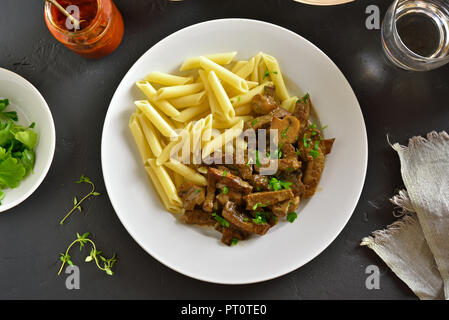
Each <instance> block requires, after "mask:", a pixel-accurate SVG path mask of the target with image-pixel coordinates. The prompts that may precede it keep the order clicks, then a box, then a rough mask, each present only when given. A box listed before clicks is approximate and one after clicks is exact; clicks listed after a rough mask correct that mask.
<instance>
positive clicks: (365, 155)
mask: <svg viewBox="0 0 449 320" xmlns="http://www.w3.org/2000/svg"><path fill="white" fill-rule="evenodd" d="M233 21H234V22H239V21H242V22H246V23H256V24H263V25H266V26H270V27H271V28H275V29H278V30H281V31H283V32H287V33H289V34H291V35H292V36H294V37H296V38H300V39H301V40H302V41H305V42H307V43H308V44H309V45H310V46H312V47H314V48H315V49H316V50H318V52H319V53H320V54H321V55H322V56H323V57H324V58H325V59H327V60H328V62H330V65H331V66H332V67H333V68H335V69H336V70H337V71H338V72H339V73H340V74H341V76H342V77H343V79H344V81H345V82H346V85H347V86H348V87H349V88H350V90H351V92H352V94H353V95H354V98H355V101H356V102H357V106H358V108H359V116H360V120H361V122H362V123H363V138H364V139H363V141H364V150H363V151H364V152H363V159H362V161H361V163H362V162H363V167H364V170H363V178H362V179H361V183H360V184H361V187H360V190H359V192H358V194H357V197H356V198H357V201H355V202H354V203H353V204H352V205H351V207H352V209H351V214H349V215H348V217H347V218H346V221H345V222H344V223H343V224H342V226H341V227H340V228H339V230H338V232H336V234H335V236H334V237H333V238H332V240H331V241H330V242H329V243H328V244H325V245H323V246H322V247H320V249H319V250H317V253H316V254H314V255H313V256H312V257H310V258H308V259H307V261H306V262H304V263H302V264H299V265H294V266H293V267H289V268H286V269H285V270H282V271H278V272H273V273H272V274H270V275H268V276H264V277H260V278H258V279H257V280H249V281H245V282H242V281H225V280H221V281H220V280H213V279H211V278H210V277H207V276H206V277H200V276H197V275H195V274H191V273H189V272H185V271H183V270H182V269H181V268H179V267H178V266H172V265H169V264H168V263H166V262H165V261H164V259H163V258H161V257H160V256H158V255H156V254H154V253H151V252H149V250H147V249H146V248H145V246H144V245H143V244H142V243H141V242H140V240H138V239H136V238H135V237H134V236H133V234H132V233H131V232H130V228H129V226H128V225H127V223H126V222H125V219H122V217H121V216H120V214H119V213H118V211H117V210H116V205H115V204H114V200H112V198H111V197H110V196H109V190H110V188H111V187H110V186H109V184H108V182H107V178H106V175H105V170H104V157H105V155H104V154H105V147H104V136H105V131H106V127H107V125H108V122H109V121H110V120H109V119H110V118H111V117H110V116H108V115H109V114H110V113H109V111H110V107H111V104H112V102H113V101H114V99H115V97H116V95H117V94H118V91H119V90H118V89H119V88H120V87H121V86H122V84H123V83H124V80H125V79H126V78H127V77H128V75H129V74H130V73H131V71H133V70H134V68H136V66H137V65H138V64H139V63H140V61H141V60H143V59H144V57H145V56H146V55H147V54H148V53H149V52H150V51H151V50H152V49H153V48H155V47H156V46H159V45H160V44H162V43H164V42H165V41H169V39H171V38H172V37H174V36H175V35H177V34H178V33H180V32H186V31H188V30H189V29H193V28H196V27H198V26H200V25H204V24H212V23H222V22H229V23H232V22H233ZM101 168H102V173H103V180H104V183H105V188H106V192H107V193H108V198H109V200H110V202H111V205H112V207H113V209H114V211H115V214H116V215H117V217H118V218H119V220H120V222H121V223H122V225H123V227H124V228H125V230H126V231H127V232H128V234H129V235H130V236H131V238H132V239H133V240H134V241H135V242H136V243H137V244H138V245H139V246H140V247H141V248H142V249H143V250H144V251H145V252H147V253H148V254H149V255H150V256H151V257H153V258H154V259H155V260H157V261H158V262H160V263H162V264H163V265H164V266H166V267H168V268H170V269H172V270H174V271H176V272H178V273H180V274H182V275H184V276H187V277H189V278H193V279H196V280H200V281H204V282H209V283H214V284H225V285H244V284H253V283H260V282H264V281H268V280H272V279H276V278H279V277H281V276H284V275H286V274H288V273H290V272H292V271H295V270H297V269H299V268H300V267H302V266H304V265H305V264H307V263H309V262H310V261H312V260H313V259H315V258H316V257H318V256H319V255H320V254H321V253H323V251H324V250H326V248H327V247H329V246H330V245H331V244H332V243H333V242H334V241H335V239H336V238H337V237H338V236H339V235H340V233H341V232H342V231H343V229H344V228H345V227H346V225H347V224H348V221H349V220H350V218H351V217H352V215H353V214H354V210H355V209H356V207H357V205H358V203H359V201H360V196H361V194H362V191H363V188H364V185H365V181H366V173H367V169H368V136H367V130H366V124H365V119H364V116H363V112H362V109H361V107H360V103H359V101H358V99H357V96H356V94H355V92H354V90H353V88H352V86H351V85H350V83H349V81H348V80H347V78H346V77H345V75H344V74H343V72H342V71H341V70H340V68H338V66H337V65H336V64H335V63H334V61H333V60H332V59H331V58H330V57H329V56H328V55H326V54H325V53H324V52H323V51H322V50H321V49H320V48H318V47H317V46H316V45H315V44H313V43H312V42H311V41H309V40H308V39H306V38H304V37H303V36H301V35H299V34H297V33H296V32H294V31H291V30H289V29H287V28H284V27H282V26H279V25H276V24H273V23H270V22H266V21H262V20H256V19H246V18H223V19H212V20H207V21H203V22H199V23H195V24H192V25H189V26H186V27H184V28H182V29H179V30H177V31H175V32H173V33H171V34H169V35H168V36H166V37H164V38H162V39H161V40H159V41H158V42H157V43H155V44H154V45H152V46H151V47H150V48H148V49H147V50H146V51H145V52H144V53H143V54H142V55H141V56H140V57H139V58H138V59H137V60H136V61H135V62H134V63H133V65H132V66H131V67H130V68H129V70H128V71H127V72H126V73H125V75H124V76H123V78H122V80H121V81H120V83H119V84H118V86H117V88H116V90H115V92H114V95H113V96H112V98H111V101H110V103H109V106H108V110H107V112H106V115H105V121H104V124H103V130H102V136H101Z"/></svg>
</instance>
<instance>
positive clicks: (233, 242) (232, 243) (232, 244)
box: [231, 238, 239, 246]
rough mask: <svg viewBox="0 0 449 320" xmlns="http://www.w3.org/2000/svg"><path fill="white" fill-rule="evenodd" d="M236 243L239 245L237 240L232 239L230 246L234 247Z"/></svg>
mask: <svg viewBox="0 0 449 320" xmlns="http://www.w3.org/2000/svg"><path fill="white" fill-rule="evenodd" d="M237 243H239V239H237V238H232V240H231V246H235V245H236V244H237Z"/></svg>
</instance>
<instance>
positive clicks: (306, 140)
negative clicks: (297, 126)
mask: <svg viewBox="0 0 449 320" xmlns="http://www.w3.org/2000/svg"><path fill="white" fill-rule="evenodd" d="M302 141H303V143H304V147H306V148H308V147H309V141H311V140H310V139H309V138H307V136H306V135H304V137H302Z"/></svg>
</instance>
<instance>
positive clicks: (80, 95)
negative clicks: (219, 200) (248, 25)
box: [0, 0, 449, 299]
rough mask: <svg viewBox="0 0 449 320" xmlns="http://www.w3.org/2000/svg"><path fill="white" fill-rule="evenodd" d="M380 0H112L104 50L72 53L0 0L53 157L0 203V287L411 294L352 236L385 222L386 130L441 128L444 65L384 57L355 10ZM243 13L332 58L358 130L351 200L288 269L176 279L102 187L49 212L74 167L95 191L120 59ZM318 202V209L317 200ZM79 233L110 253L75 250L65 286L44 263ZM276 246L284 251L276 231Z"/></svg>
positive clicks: (15, 61) (393, 178)
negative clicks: (254, 277)
mask: <svg viewBox="0 0 449 320" xmlns="http://www.w3.org/2000/svg"><path fill="white" fill-rule="evenodd" d="M390 2H391V1H390V0H377V1H376V0H372V1H362V0H358V1H356V3H351V4H346V5H341V6H335V7H314V6H308V5H304V4H299V3H295V2H293V1H291V0H284V1H281V0H278V1H275V0H265V1H263V0H260V1H246V0H245V1H234V0H214V1H212V0H204V1H201V0H185V1H183V2H176V3H169V2H167V1H162V0H159V1H149V0H116V4H117V6H118V7H119V9H120V11H121V12H122V14H123V17H124V20H125V24H126V30H125V37H124V40H123V43H122V45H121V46H120V47H119V49H118V50H117V51H116V52H115V53H113V54H112V55H110V56H108V57H106V58H104V59H101V60H97V61H90V60H85V59H83V58H81V57H79V56H77V55H76V54H74V53H72V52H70V51H69V50H67V49H66V48H65V47H63V46H62V45H61V44H59V43H58V42H57V41H56V40H55V39H54V38H53V37H52V36H51V35H50V33H49V32H48V30H47V28H46V26H45V23H44V19H43V3H42V1H37V0H36V1H29V0H2V1H1V4H0V5H1V6H0V66H1V67H3V68H7V69H9V70H12V71H14V72H16V73H18V74H20V75H21V76H23V77H25V78H26V79H28V80H29V81H31V82H32V83H33V84H34V85H35V86H36V87H37V88H38V90H39V91H40V92H41V93H42V94H43V96H44V97H45V99H46V100H47V102H48V104H49V105H50V108H51V110H52V113H53V117H54V120H55V124H56V133H57V143H56V153H55V157H54V161H53V165H52V167H51V169H50V172H49V173H48V176H47V177H46V179H45V181H44V182H43V183H42V185H41V186H40V188H39V189H38V190H37V191H36V192H35V193H34V194H33V195H32V196H31V197H30V198H29V199H28V200H27V201H25V202H23V203H22V204H20V205H19V206H17V207H16V208H13V209H11V210H9V211H7V212H5V213H2V214H0V298H1V299H18V298H25V299H49V298H56V299H101V298H111V299H117V298H123V299H142V298H143V299H156V298H158V299H179V298H193V299H195V298H213V299H214V298H229V299H245V298H248V299H249V298H250V299H415V296H414V294H413V293H412V292H411V291H410V290H409V289H408V288H407V286H406V285H405V284H404V283H402V281H401V280H399V279H398V278H397V277H396V276H395V275H394V274H393V273H392V272H391V271H390V270H389V269H388V267H387V266H386V265H385V264H384V263H383V262H382V261H381V260H380V259H379V258H378V257H377V256H376V255H375V254H374V253H373V252H371V251H370V250H369V249H367V248H361V247H359V242H360V239H361V238H362V237H364V236H366V235H368V234H369V233H370V232H371V231H374V230H377V229H380V228H384V227H385V226H386V225H387V224H389V223H391V222H392V221H393V220H394V218H393V216H392V209H393V206H392V205H391V204H390V203H389V201H388V198H389V197H390V196H392V195H393V194H394V192H395V190H397V189H398V188H401V186H402V180H401V176H400V172H399V161H398V158H397V155H396V153H395V152H394V151H393V150H392V149H391V148H390V147H389V145H388V143H387V138H386V136H387V134H388V135H389V136H390V140H391V141H398V142H401V143H406V142H407V139H408V138H409V137H411V136H413V135H422V134H425V133H427V132H429V131H431V130H437V131H440V130H447V129H448V120H449V108H448V92H449V65H448V66H445V67H443V68H440V69H438V70H435V71H431V72H426V73H411V72H406V71H402V70H398V69H396V68H394V67H391V66H390V65H388V64H387V63H386V61H385V60H384V57H383V54H382V49H381V46H380V30H367V29H366V28H365V19H366V17H367V15H366V14H365V9H366V7H367V6H368V5H370V4H374V5H378V6H379V7H380V10H381V16H383V15H384V14H385V11H386V9H387V6H388V5H389V3H390ZM231 17H232V18H233V17H242V18H252V19H258V20H263V21H268V22H271V23H275V24H277V25H280V26H282V27H285V28H287V29H290V30H292V31H294V32H296V33H298V34H300V35H301V36H303V37H305V38H307V39H308V40H310V41H311V42H313V43H314V44H316V45H317V46H318V47H319V48H321V49H322V50H323V51H324V52H325V53H326V54H327V55H328V56H329V57H330V58H331V59H332V60H333V61H334V62H335V63H336V64H337V66H338V67H339V68H340V69H341V70H342V72H343V74H344V75H345V76H346V77H347V79H348V81H349V82H350V84H351V85H352V87H353V89H354V91H355V93H356V95H357V98H358V99H359V102H360V105H361V108H362V111H363V114H364V117H365V121H366V127H367V131H368V140H369V141H368V143H369V164H368V172H367V176H366V182H365V187H364V190H363V193H362V196H361V199H360V201H359V204H358V206H357V208H356V210H355V212H354V214H353V216H352V218H351V220H350V221H349V223H348V224H347V226H346V227H345V229H344V230H343V231H342V233H341V234H340V235H339V236H338V238H337V239H336V240H335V241H334V242H333V243H332V244H331V245H330V246H329V247H328V248H327V249H326V250H325V251H324V252H323V253H322V254H320V255H319V256H318V257H317V258H315V259H314V260H313V261H311V262H310V263H308V264H307V265H305V266H303V267H302V268H300V269H299V270H296V271H294V272H291V273H289V274H287V275H285V276H283V277H280V278H278V279H275V280H271V281H267V282H263V283H258V284H253V285H244V286H226V285H216V284H210V283H205V282H201V281H197V280H193V279H190V278H187V277H185V276H183V275H181V274H179V273H177V272H175V271H172V270H171V269H169V268H167V267H165V266H164V265H162V264H160V263H159V262H158V261H156V260H155V259H153V258H152V257H151V256H150V255H148V254H147V253H146V252H145V251H144V250H143V249H141V248H140V247H139V246H138V245H137V244H136V242H134V240H133V239H132V238H131V237H130V235H129V234H128V233H127V232H126V230H125V229H124V228H123V226H122V225H121V223H120V222H119V220H118V219H117V217H116V215H115V213H114V210H113V209H112V207H111V204H110V202H109V199H108V197H107V195H106V194H105V193H104V194H103V196H101V197H99V198H96V199H95V200H91V201H89V202H88V203H87V204H86V205H85V209H84V210H83V212H82V213H76V214H75V215H74V216H73V217H72V218H71V219H70V221H69V222H68V223H67V224H66V225H65V226H63V227H61V226H60V225H59V224H58V222H59V220H60V218H61V217H62V216H63V215H64V213H65V212H66V210H67V209H68V208H70V207H71V205H72V201H73V196H74V195H77V194H81V193H83V192H84V191H85V187H84V188H83V187H82V186H79V185H77V184H75V183H74V181H75V180H77V179H78V178H79V176H80V174H82V173H85V174H86V175H88V176H89V177H91V178H92V179H93V180H94V181H95V182H96V183H97V185H98V189H99V191H100V192H105V189H104V182H103V177H102V172H101V162H100V144H101V132H102V126H103V122H104V118H105V114H106V111H107V109H108V105H109V102H110V100H111V98H112V95H113V93H114V91H115V89H116V87H117V86H118V84H119V82H120V80H121V79H122V77H123V76H124V75H125V73H126V72H127V70H128V69H129V68H130V67H131V66H132V64H133V63H134V62H135V61H136V60H137V59H138V58H139V57H140V56H141V55H142V54H143V53H144V52H145V51H146V50H147V49H149V48H150V47H151V46H152V45H154V44H155V43H156V42H158V41H159V40H161V39H163V38H164V37H166V36H167V35H169V34H171V33H173V32H175V31H177V30H179V29H181V28H183V27H186V26H189V25H192V24H195V23H198V22H202V21H206V20H210V19H217V18H231ZM330 214H332V213H330ZM86 231H89V232H92V233H93V234H94V238H95V239H96V241H97V244H98V246H99V247H100V248H103V249H105V251H106V253H107V254H110V253H112V250H114V251H115V252H117V253H118V256H119V261H118V263H117V265H116V268H115V275H114V276H113V277H112V278H111V277H108V276H106V275H105V274H103V273H100V272H99V271H98V270H97V269H96V268H95V267H94V266H93V265H91V264H85V263H83V262H81V261H82V259H84V254H80V253H79V252H78V251H77V250H74V251H73V260H74V261H77V262H78V265H79V266H80V268H81V289H80V290H67V289H66V288H65V275H62V276H60V277H57V276H56V272H57V270H58V267H59V261H58V254H59V253H60V252H62V251H63V250H64V249H65V248H66V245H67V244H68V243H69V242H70V241H71V240H72V239H73V238H74V237H75V233H76V232H86ZM282 250H292V251H294V250H295V244H294V243H287V244H286V245H285V247H284V248H282ZM371 264H374V265H377V266H379V268H380V271H381V278H380V289H379V290H367V289H366V288H365V279H366V277H367V275H366V274H365V268H366V267H367V266H368V265H371Z"/></svg>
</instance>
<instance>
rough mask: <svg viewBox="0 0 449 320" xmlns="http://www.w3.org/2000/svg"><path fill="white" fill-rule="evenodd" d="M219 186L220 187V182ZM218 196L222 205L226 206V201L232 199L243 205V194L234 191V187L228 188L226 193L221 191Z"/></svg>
mask: <svg viewBox="0 0 449 320" xmlns="http://www.w3.org/2000/svg"><path fill="white" fill-rule="evenodd" d="M217 187H219V184H218V183H217ZM220 189H221V188H220ZM222 190H223V189H222ZM216 198H217V200H218V202H219V203H220V204H221V205H222V206H225V204H226V202H228V201H232V202H234V203H235V204H237V205H239V206H241V205H243V195H242V194H241V193H240V192H236V191H233V190H232V189H231V190H227V192H226V193H224V192H223V191H222V192H220V193H219V194H218V195H217V197H216Z"/></svg>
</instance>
